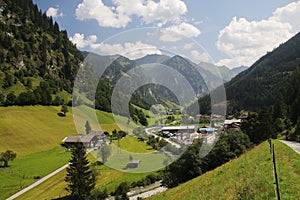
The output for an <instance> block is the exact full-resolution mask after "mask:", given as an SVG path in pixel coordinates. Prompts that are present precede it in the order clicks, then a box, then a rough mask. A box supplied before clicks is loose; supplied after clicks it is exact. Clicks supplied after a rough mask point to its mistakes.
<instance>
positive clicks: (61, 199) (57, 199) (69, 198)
mask: <svg viewBox="0 0 300 200" xmlns="http://www.w3.org/2000/svg"><path fill="white" fill-rule="evenodd" d="M52 200H75V199H74V198H72V197H71V196H65V197H58V198H56V199H52Z"/></svg>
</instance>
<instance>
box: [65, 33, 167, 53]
mask: <svg viewBox="0 0 300 200" xmlns="http://www.w3.org/2000/svg"><path fill="white" fill-rule="evenodd" d="M70 41H71V42H73V43H74V44H76V45H77V47H78V48H90V49H91V50H92V51H93V52H96V53H99V54H101V55H116V54H119V55H122V56H125V57H127V58H130V59H137V58H140V57H143V56H145V55H148V54H161V51H160V50H159V49H157V48H156V47H155V46H153V45H150V44H145V43H142V42H141V41H136V42H134V43H131V42H125V43H123V44H107V43H97V36H96V35H90V36H88V37H85V36H84V34H80V33H75V34H74V36H73V37H70Z"/></svg>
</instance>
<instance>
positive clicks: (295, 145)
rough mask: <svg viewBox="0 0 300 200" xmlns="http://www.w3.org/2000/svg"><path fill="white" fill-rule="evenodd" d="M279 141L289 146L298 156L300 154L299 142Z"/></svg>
mask: <svg viewBox="0 0 300 200" xmlns="http://www.w3.org/2000/svg"><path fill="white" fill-rule="evenodd" d="M279 141H280V142H282V143H284V144H286V145H288V146H289V147H291V148H292V149H294V151H296V152H297V153H298V154H300V143H299V142H292V141H286V140H279Z"/></svg>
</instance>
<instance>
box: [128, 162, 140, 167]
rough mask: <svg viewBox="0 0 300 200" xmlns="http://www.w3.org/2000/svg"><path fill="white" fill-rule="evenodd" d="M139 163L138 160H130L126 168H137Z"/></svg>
mask: <svg viewBox="0 0 300 200" xmlns="http://www.w3.org/2000/svg"><path fill="white" fill-rule="evenodd" d="M140 163H141V161H140V160H131V161H130V162H129V163H128V164H127V168H137V167H138V166H139V165H140Z"/></svg>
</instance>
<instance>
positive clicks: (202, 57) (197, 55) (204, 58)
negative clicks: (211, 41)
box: [189, 50, 211, 63]
mask: <svg viewBox="0 0 300 200" xmlns="http://www.w3.org/2000/svg"><path fill="white" fill-rule="evenodd" d="M189 58H190V59H191V60H192V61H193V62H195V63H200V62H211V57H210V56H209V54H208V53H206V52H199V51H197V50H192V51H191V52H190V57H189Z"/></svg>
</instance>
